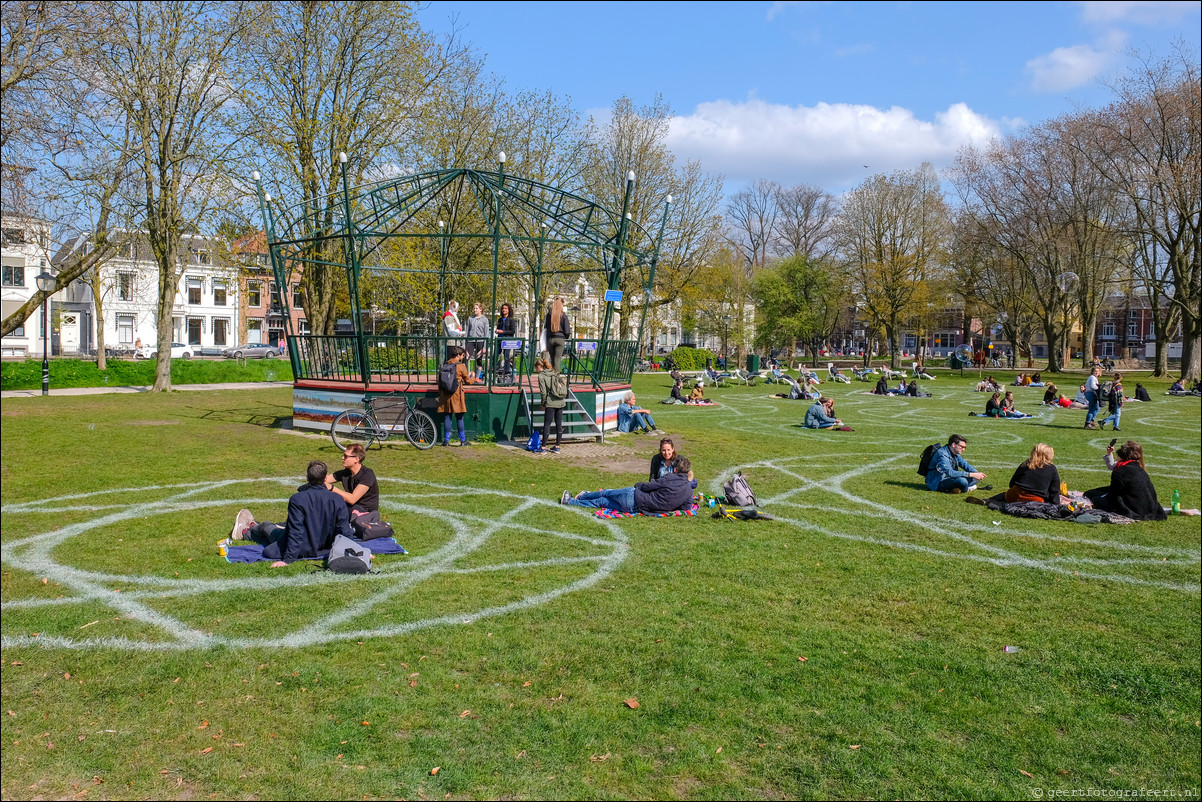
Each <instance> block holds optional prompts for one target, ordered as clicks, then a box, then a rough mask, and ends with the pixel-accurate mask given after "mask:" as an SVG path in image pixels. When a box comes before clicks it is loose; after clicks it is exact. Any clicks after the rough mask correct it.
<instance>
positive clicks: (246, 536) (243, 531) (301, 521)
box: [230, 460, 354, 568]
mask: <svg viewBox="0 0 1202 802" xmlns="http://www.w3.org/2000/svg"><path fill="white" fill-rule="evenodd" d="M326 472H327V471H326V464H325V463H324V462H322V461H320V460H313V461H312V462H310V463H309V467H308V470H306V471H305V479H306V484H303V485H301V486H300V487H299V488H297V490H296V492H295V493H293V494H292V498H290V499H288V518H287V523H286V524H283V525H280V524H276V523H271V522H270V521H264V522H263V523H255V518H254V516H253V515H251V513H250V510H239V511H238V515H237V517H236V518H234V530H233V531H232V532H231V533H230V540H253V541H254V542H255V543H259V544H262V545H263V546H264V547H265V548H264V549H263V556H264V557H266V558H267V559H269V560H270V559H273V558H275V560H276V561H275V562H273V563H272V564H271V567H272V568H282V567H283V566H285V565H288V563H291V562H295V561H297V560H311V559H316V558H317V555H318V553H319V552H322V551H325V550H326V549H328V548H330V544H332V543H333V542H334V536H335V535H345V536H346V537H354V532H353V531H352V530H351V522H350V519H349V518H348V516H347V513H346V502H345V501H343V500H342V499H341V498H340V497H338V496H336V495H334V494H333V493H331V492H330V490H329V488H327V487H326Z"/></svg>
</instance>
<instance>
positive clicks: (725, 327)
mask: <svg viewBox="0 0 1202 802" xmlns="http://www.w3.org/2000/svg"><path fill="white" fill-rule="evenodd" d="M729 330H730V315H723V316H722V369H723V370H730V365H729V360H728V357H729V356H730V350H729V348H728V346H727V345H726V334H727V332H728V331H729Z"/></svg>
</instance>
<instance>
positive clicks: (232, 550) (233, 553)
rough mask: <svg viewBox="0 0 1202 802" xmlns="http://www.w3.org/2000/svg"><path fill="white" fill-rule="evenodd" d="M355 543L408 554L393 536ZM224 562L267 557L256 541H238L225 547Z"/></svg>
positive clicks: (379, 551)
mask: <svg viewBox="0 0 1202 802" xmlns="http://www.w3.org/2000/svg"><path fill="white" fill-rule="evenodd" d="M355 542H356V543H362V544H363V545H364V546H366V547H367V548H368V549H369V550H370V551H371V553H372V555H373V556H374V555H379V554H408V553H409V552H407V551H405V547H404V546H402V545H401V544H400V543H398V542H397V540H396V538H395V537H378V538H375V539H374V540H356V541H355ZM329 553H330V550H329V549H325V550H324V551H321V552H319V553H318V555H317V556H316V557H306V558H305V559H312V560H324V559H325V558H326V556H327V555H328V554H329ZM225 559H226V562H231V563H257V562H265V561H267V560H268V558H267V557H264V556H263V546H261V545H260V544H258V543H239V544H238V545H236V546H235V545H230V546H228V547H227V548H226V554H225Z"/></svg>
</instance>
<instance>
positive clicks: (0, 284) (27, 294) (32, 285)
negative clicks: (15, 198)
mask: <svg viewBox="0 0 1202 802" xmlns="http://www.w3.org/2000/svg"><path fill="white" fill-rule="evenodd" d="M49 239H50V226H49V224H48V223H46V222H44V221H42V220H36V219H33V218H28V217H19V216H15V215H5V216H2V217H0V263H2V273H0V307H2V312H3V315H4V317H5V318H8V316H9V315H11V314H12V313H14V312H16V311H17V310H18V309H20V308H21V306H22V305H23V304H24V303H25V302H26V301H28V300H29V299H30V298H31V297H32V296H33V294H34V293H35V292H37V288H38V285H37V276H38V274H39V273H41V272H42V271H43V270H46V269H47V268H48V267H49V258H48V254H47V251H46V249H47V247H48V244H49ZM50 314H51V313H50V305H49V304H43V305H42V306H41V307H39V308H38V310H37V311H35V312H34V313H33V314H32V315H30V316H29V318H28V319H26V321H25V323H24V325H22V326H20V327H19V328H17V330H16V331H14V332H13V333H12V334H10V335H8V336H7V337H5V338H4V339H3V342H2V343H0V353H2V355H3V356H7V357H22V356H24V357H37V358H41V356H42V341H43V337H42V335H43V330H44V328H45V327H46V326H47V324H48V321H49V320H50ZM46 339H47V341H48V340H49V337H47V338H46Z"/></svg>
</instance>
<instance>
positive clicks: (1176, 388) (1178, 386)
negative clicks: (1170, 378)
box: [1169, 379, 1185, 393]
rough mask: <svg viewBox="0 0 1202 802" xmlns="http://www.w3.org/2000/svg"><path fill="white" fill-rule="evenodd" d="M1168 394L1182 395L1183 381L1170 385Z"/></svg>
mask: <svg viewBox="0 0 1202 802" xmlns="http://www.w3.org/2000/svg"><path fill="white" fill-rule="evenodd" d="M1169 392H1170V393H1184V392H1185V380H1184V379H1178V380H1177V381H1175V382H1173V383H1172V384H1170V385H1169Z"/></svg>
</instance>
